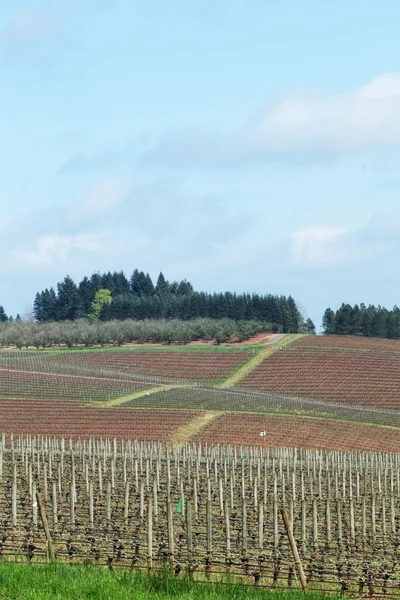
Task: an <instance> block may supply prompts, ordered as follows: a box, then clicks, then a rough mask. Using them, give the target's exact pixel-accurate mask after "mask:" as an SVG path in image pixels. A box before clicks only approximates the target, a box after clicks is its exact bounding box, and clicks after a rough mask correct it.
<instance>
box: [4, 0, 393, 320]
mask: <svg viewBox="0 0 400 600" xmlns="http://www.w3.org/2000/svg"><path fill="white" fill-rule="evenodd" d="M399 21H400V3H399V2H398V1H397V0H382V2H380V3H378V2H376V0H352V1H351V2H348V1H346V2H345V1H344V0H336V1H335V2H329V3H328V2H321V0H302V2H299V1H298V0H246V2H244V1H243V0H218V1H215V0H169V1H168V2H164V1H163V0H85V1H84V2H82V1H80V0H47V1H39V0H38V1H35V0H2V2H1V3H0V75H1V88H2V90H1V94H0V114H1V118H0V160H1V165H2V169H1V175H2V177H1V193H0V239H1V241H2V244H1V256H0V304H2V305H3V306H4V308H5V310H6V312H7V314H13V315H16V314H17V313H20V314H25V313H28V312H29V311H30V310H31V308H32V304H33V299H34V295H35V293H36V292H37V291H40V290H42V289H44V288H45V287H50V286H55V285H56V283H57V282H58V281H60V280H61V279H63V278H64V276H65V275H67V274H69V275H70V276H71V277H72V278H73V279H74V280H75V281H77V282H79V280H80V279H81V278H82V277H83V276H84V275H85V274H89V275H90V274H91V273H93V272H95V271H99V272H104V271H108V270H112V271H113V270H117V271H119V270H121V269H122V270H123V271H124V272H125V273H126V274H127V275H128V276H129V275H130V274H131V273H132V271H133V270H134V269H135V268H138V269H139V270H144V271H145V272H147V271H148V272H149V273H150V275H151V276H152V277H153V278H156V277H157V275H158V273H159V272H160V271H162V272H163V273H164V275H165V276H166V277H167V278H168V279H170V280H174V279H183V278H187V279H189V280H190V281H191V282H192V284H193V285H194V287H195V288H196V289H200V290H205V291H210V292H212V291H223V290H231V291H236V292H242V291H250V292H257V293H273V294H285V295H289V294H292V295H293V297H294V298H295V300H296V301H297V302H298V304H299V305H300V306H301V307H302V309H303V310H304V313H305V316H307V317H311V318H312V319H313V320H314V322H315V324H316V325H317V328H319V327H320V325H321V319H322V314H323V312H324V310H325V309H326V308H327V307H328V306H329V307H331V308H333V309H336V308H338V307H339V306H340V304H341V303H342V302H349V303H350V304H355V303H360V302H364V303H366V304H369V303H372V304H381V305H383V306H386V307H387V308H392V307H393V306H394V305H395V304H399V303H400V298H399V295H400V289H399V280H400V260H399V255H400V47H399V43H398V23H399Z"/></svg>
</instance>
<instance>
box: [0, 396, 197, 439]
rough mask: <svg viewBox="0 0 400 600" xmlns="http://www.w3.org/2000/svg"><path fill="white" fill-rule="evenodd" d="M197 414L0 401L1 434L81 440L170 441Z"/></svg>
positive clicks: (192, 412)
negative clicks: (95, 437)
mask: <svg viewBox="0 0 400 600" xmlns="http://www.w3.org/2000/svg"><path fill="white" fill-rule="evenodd" d="M199 414H200V413H199V412H196V411H185V410H174V411H168V410H140V409H139V410H135V409H126V408H113V409H107V408H103V409H101V408H85V407H84V406H81V405H79V404H76V403H73V402H62V401H59V402H53V401H51V400H43V401H35V400H26V401H25V400H0V432H1V433H6V434H7V433H14V434H32V435H34V434H43V435H45V434H47V435H50V436H61V435H63V436H65V437H67V438H69V437H72V438H77V437H80V438H82V439H87V438H89V437H91V436H110V437H117V438H124V439H127V438H130V439H137V440H144V441H146V440H169V439H170V438H171V436H172V434H173V433H174V432H175V430H176V429H177V428H179V427H182V426H183V425H185V424H186V423H187V422H188V421H190V420H191V419H193V418H194V417H195V416H197V415H199Z"/></svg>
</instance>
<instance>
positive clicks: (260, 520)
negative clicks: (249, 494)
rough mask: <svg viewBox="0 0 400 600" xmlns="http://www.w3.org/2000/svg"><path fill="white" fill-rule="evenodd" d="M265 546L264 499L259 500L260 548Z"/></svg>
mask: <svg viewBox="0 0 400 600" xmlns="http://www.w3.org/2000/svg"><path fill="white" fill-rule="evenodd" d="M263 547H264V506H263V502H262V500H259V502H258V548H259V550H260V551H262V549H263Z"/></svg>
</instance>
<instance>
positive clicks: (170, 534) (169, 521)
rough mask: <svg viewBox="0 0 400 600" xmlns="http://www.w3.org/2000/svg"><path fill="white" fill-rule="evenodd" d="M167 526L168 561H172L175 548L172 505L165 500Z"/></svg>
mask: <svg viewBox="0 0 400 600" xmlns="http://www.w3.org/2000/svg"><path fill="white" fill-rule="evenodd" d="M167 526H168V550H169V555H170V560H171V561H173V560H174V554H175V548H174V524H173V521H172V504H171V502H169V501H168V500H167Z"/></svg>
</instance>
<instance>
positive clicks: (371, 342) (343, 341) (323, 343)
mask: <svg viewBox="0 0 400 600" xmlns="http://www.w3.org/2000/svg"><path fill="white" fill-rule="evenodd" d="M293 346H301V347H304V346H308V347H312V348H350V349H354V350H384V351H386V352H400V340H388V339H385V338H367V337H360V336H356V335H323V336H322V335H307V336H302V337H301V338H299V339H298V340H296V341H294V342H293Z"/></svg>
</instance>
